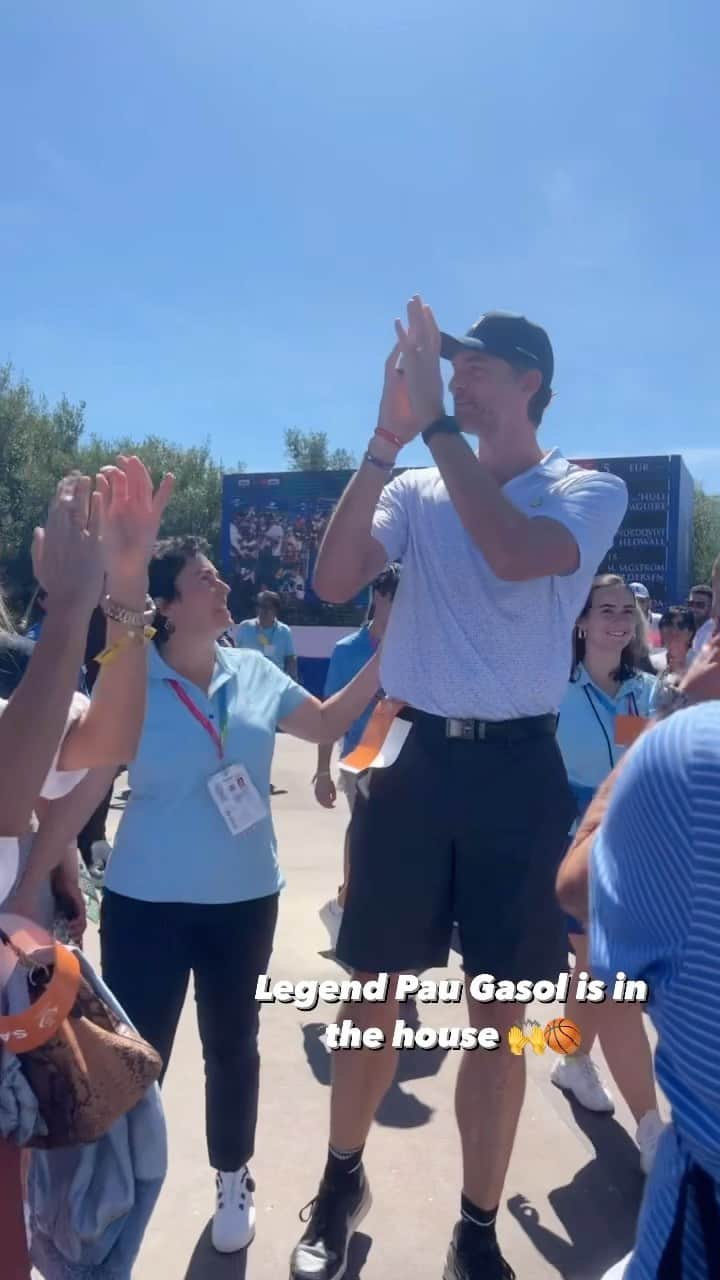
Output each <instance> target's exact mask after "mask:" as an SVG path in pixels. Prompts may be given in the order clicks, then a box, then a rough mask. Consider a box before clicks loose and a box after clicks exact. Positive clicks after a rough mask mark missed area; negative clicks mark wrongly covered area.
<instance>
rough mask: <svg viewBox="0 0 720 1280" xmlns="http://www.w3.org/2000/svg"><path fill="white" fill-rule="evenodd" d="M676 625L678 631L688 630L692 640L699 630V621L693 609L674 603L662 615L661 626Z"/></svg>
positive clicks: (661, 627)
mask: <svg viewBox="0 0 720 1280" xmlns="http://www.w3.org/2000/svg"><path fill="white" fill-rule="evenodd" d="M663 627H675V628H676V629H677V630H678V631H688V632H689V633H690V639H691V640H692V638H693V636H694V635H695V632H696V631H697V623H696V621H695V614H694V613H693V611H692V609H685V608H683V606H682V605H672V607H671V608H670V609H666V610H665V612H664V614H663V615H662V617H661V619H660V622H659V628H660V630H661V631H662V629H663Z"/></svg>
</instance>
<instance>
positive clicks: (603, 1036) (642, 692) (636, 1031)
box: [552, 574, 662, 1173]
mask: <svg viewBox="0 0 720 1280" xmlns="http://www.w3.org/2000/svg"><path fill="white" fill-rule="evenodd" d="M638 622H639V619H638V607H637V604H636V601H635V598H634V596H633V594H632V592H631V590H630V588H629V587H627V586H626V585H625V583H624V581H623V579H622V578H618V577H616V576H615V575H614V574H604V575H601V576H600V577H597V578H596V579H595V581H594V583H593V586H592V590H591V592H590V596H589V599H588V601H587V604H586V605H585V608H584V610H583V612H582V614H581V615H580V618H579V619H578V622H577V626H576V628H575V637H574V655H573V667H572V673H571V676H570V682H569V684H568V687H567V691H566V694H565V697H564V699H563V702H562V705H561V707H560V719H559V723H558V742H559V744H560V750H561V751H562V754H563V759H564V761H565V767H566V769H567V772H568V777H569V780H570V785H571V787H572V789H573V792H574V794H575V798H576V800H577V804H578V816H579V817H582V815H583V814H584V812H585V810H586V809H587V807H588V805H589V804H590V801H591V800H592V798H593V796H594V794H595V792H596V790H597V789H598V787H599V786H600V785H601V783H603V782H604V781H605V779H606V778H607V776H608V774H610V773H611V772H612V770H613V769H614V767H615V765H616V764H617V762H618V760H619V759H620V756H621V755H622V753H623V750H624V748H623V747H622V746H618V745H617V743H616V728H617V718H618V716H643V717H645V718H647V717H649V716H651V715H652V713H653V694H654V690H655V677H654V676H652V675H649V674H647V673H646V672H644V671H639V670H638V669H637V666H636V652H637V651H636V644H637V637H638ZM568 929H569V934H570V945H571V947H572V950H573V951H574V952H575V968H576V972H577V973H580V972H582V971H583V970H584V971H585V972H586V973H587V972H589V970H588V946H587V938H586V937H585V934H584V930H583V926H582V925H581V924H580V922H579V921H578V920H572V919H568ZM631 976H632V975H631ZM565 1012H566V1014H567V1016H568V1018H571V1019H572V1021H573V1022H575V1023H576V1024H577V1026H578V1027H579V1029H580V1032H581V1035H582V1051H581V1052H580V1053H576V1054H573V1056H572V1057H568V1058H558V1061H557V1063H556V1065H555V1067H554V1069H553V1073H552V1081H553V1083H554V1084H556V1085H558V1086H559V1087H560V1088H561V1089H564V1090H566V1091H567V1092H569V1093H572V1094H573V1095H574V1096H575V1098H576V1099H577V1100H578V1102H580V1103H581V1104H582V1105H583V1106H585V1107H587V1108H588V1109H589V1110H591V1111H612V1110H613V1109H614V1104H613V1100H612V1097H611V1096H610V1094H609V1093H608V1091H607V1089H606V1088H605V1086H604V1085H603V1084H602V1081H601V1080H600V1077H599V1076H598V1072H597V1068H596V1066H595V1063H594V1062H593V1060H592V1058H591V1057H590V1050H591V1049H592V1045H593V1042H594V1040H595V1038H596V1037H597V1038H598V1039H599V1041H600V1044H601V1045H602V1049H603V1053H604V1054H605V1057H606V1059H607V1063H608V1066H609V1067H610V1070H611V1071H612V1074H613V1076H614V1078H615V1081H616V1083H617V1085H618V1088H619V1089H620V1092H621V1093H622V1095H623V1097H624V1098H625V1101H626V1102H627V1104H628V1106H629V1107H630V1110H631V1111H632V1113H633V1115H634V1117H635V1121H636V1124H637V1143H638V1146H639V1148H640V1159H641V1163H642V1167H643V1170H644V1172H645V1173H647V1172H648V1171H649V1169H650V1166H651V1164H652V1160H653V1158H654V1155H655V1150H656V1147H657V1143H658V1140H659V1137H660V1134H661V1132H662V1121H661V1120H660V1116H659V1114H658V1110H657V1095H656V1092H655V1077H654V1073H653V1063H652V1053H651V1049H650V1044H649V1041H648V1038H647V1035H646V1032H645V1027H644V1024H643V1017H642V1005H635V1004H626V1005H625V1004H619V1003H613V1002H612V1001H609V1000H607V1001H605V1002H604V1003H603V1004H589V1003H586V1002H578V1000H577V999H576V996H575V984H574V983H573V987H572V992H571V995H570V998H569V1000H568V1002H567V1005H566V1007H565Z"/></svg>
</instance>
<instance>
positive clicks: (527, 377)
mask: <svg viewBox="0 0 720 1280" xmlns="http://www.w3.org/2000/svg"><path fill="white" fill-rule="evenodd" d="M542 384H543V376H542V374H541V372H540V370H539V369H525V371H524V372H523V374H522V375H521V378H520V385H521V387H522V389H523V391H526V392H527V394H528V399H531V398H532V397H533V396H534V395H535V392H536V391H539V390H540V388H541V386H542Z"/></svg>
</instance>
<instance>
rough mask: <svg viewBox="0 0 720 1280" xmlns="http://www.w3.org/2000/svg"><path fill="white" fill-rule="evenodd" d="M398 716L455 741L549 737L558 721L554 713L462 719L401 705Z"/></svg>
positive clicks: (521, 739) (510, 740)
mask: <svg viewBox="0 0 720 1280" xmlns="http://www.w3.org/2000/svg"><path fill="white" fill-rule="evenodd" d="M399 718H400V719H401V720H410V721H412V723H413V724H417V725H418V726H422V728H423V729H428V730H430V731H432V732H433V733H435V734H437V735H438V736H442V737H444V738H450V739H454V740H455V741H458V742H525V741H527V740H528V739H529V738H553V737H554V736H555V733H556V731H557V722H558V718H557V716H555V715H546V716H521V717H519V718H518V719H517V720H463V719H460V718H458V717H455V716H452V717H449V718H447V719H446V718H445V717H443V716H433V715H430V714H429V712H427V711H418V710H417V708H415V707H403V709H402V711H401V712H400V716H399Z"/></svg>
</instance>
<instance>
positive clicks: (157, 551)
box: [148, 536, 210, 648]
mask: <svg viewBox="0 0 720 1280" xmlns="http://www.w3.org/2000/svg"><path fill="white" fill-rule="evenodd" d="M209 551H210V547H209V545H208V543H207V542H206V541H205V539H204V538H194V537H187V536H186V537H179V538H163V539H162V541H161V542H156V543H155V546H154V548H153V553H152V559H151V561H150V564H149V565H148V590H149V592H150V595H151V596H152V598H153V600H155V601H158V600H166V601H167V602H168V603H169V602H170V601H171V600H177V599H178V598H179V595H180V592H179V591H178V588H177V580H178V578H179V576H180V574H181V573H182V571H183V569H184V568H185V565H186V564H189V562H190V561H191V560H194V559H195V558H196V556H206V555H208V553H209ZM153 625H154V627H155V633H156V634H155V644H156V645H157V646H158V648H159V647H160V645H163V644H165V643H166V641H167V640H168V639H169V637H170V624H169V621H168V619H167V618H166V617H165V614H164V613H162V611H161V610H160V609H159V608H156V611H155V621H154V623H153Z"/></svg>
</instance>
